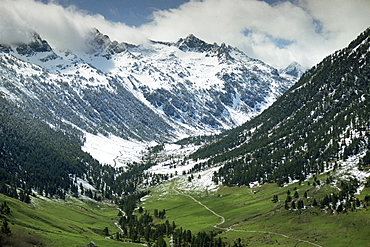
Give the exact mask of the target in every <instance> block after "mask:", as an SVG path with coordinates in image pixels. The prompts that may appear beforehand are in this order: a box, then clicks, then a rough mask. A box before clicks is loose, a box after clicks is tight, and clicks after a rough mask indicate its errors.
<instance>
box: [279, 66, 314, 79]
mask: <svg viewBox="0 0 370 247" xmlns="http://www.w3.org/2000/svg"><path fill="white" fill-rule="evenodd" d="M307 69H308V68H305V67H303V66H302V65H300V64H299V63H297V62H293V63H291V64H289V65H288V67H286V68H284V69H281V70H280V71H279V72H280V74H286V75H291V76H294V77H297V78H300V77H301V76H302V75H303V73H304V72H305V71H306V70H307Z"/></svg>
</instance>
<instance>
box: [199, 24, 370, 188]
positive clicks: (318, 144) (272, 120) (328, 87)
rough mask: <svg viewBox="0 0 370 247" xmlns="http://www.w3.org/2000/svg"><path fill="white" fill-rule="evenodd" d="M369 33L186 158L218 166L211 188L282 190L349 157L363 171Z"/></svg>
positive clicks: (366, 148)
mask: <svg viewBox="0 0 370 247" xmlns="http://www.w3.org/2000/svg"><path fill="white" fill-rule="evenodd" d="M369 37H370V29H367V30H366V31H364V32H363V33H362V34H361V35H359V36H358V37H357V39H356V40H354V41H353V42H351V43H350V44H349V46H348V47H347V48H344V49H342V50H340V51H337V52H335V53H334V54H332V55H330V56H328V57H326V58H325V59H324V60H323V61H322V62H321V63H319V64H318V65H317V66H314V67H313V68H311V69H310V70H309V71H307V72H306V73H305V74H304V75H303V76H302V77H301V79H300V80H299V81H298V82H297V83H296V84H295V85H294V86H293V87H292V88H291V89H290V90H289V91H288V92H286V93H285V94H284V95H283V96H282V97H280V98H279V99H278V100H277V101H276V102H275V103H274V104H273V105H272V106H271V107H270V108H269V109H267V110H266V111H264V112H263V113H262V114H261V115H260V116H258V117H256V118H255V119H253V120H251V121H250V122H247V123H246V124H244V125H243V126H241V127H239V128H236V129H234V130H233V131H232V132H230V134H229V135H228V136H226V137H224V138H222V139H221V140H218V141H216V142H213V143H211V144H209V145H207V146H205V147H204V148H202V149H200V150H198V151H197V152H196V153H194V154H193V155H192V158H193V159H205V158H209V157H211V158H210V159H208V161H207V162H206V163H203V164H200V165H197V166H196V167H195V169H199V168H201V167H203V166H213V165H216V164H224V166H223V167H222V168H221V169H220V170H219V171H218V172H216V173H215V177H214V179H215V182H222V183H224V184H225V185H230V186H232V185H244V184H245V185H248V184H249V183H251V182H254V181H259V182H261V183H265V182H277V183H278V184H280V185H282V184H284V183H286V182H289V181H290V180H296V179H299V180H304V179H305V178H306V177H307V176H309V175H310V174H314V173H320V172H323V171H324V170H325V169H326V168H329V167H331V168H332V167H334V166H336V161H338V160H345V159H347V158H348V157H349V156H351V155H356V154H361V155H360V156H361V157H362V156H364V155H365V153H366V152H367V155H366V156H364V157H363V158H362V160H361V161H360V164H359V165H360V167H361V168H364V167H365V166H368V165H369V160H368V157H369V135H370V126H369V123H370V121H369V119H370V118H369V93H370V91H369V90H370V86H369V75H370V54H369V53H370V52H369V46H370V38H369Z"/></svg>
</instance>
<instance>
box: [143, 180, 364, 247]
mask: <svg viewBox="0 0 370 247" xmlns="http://www.w3.org/2000/svg"><path fill="white" fill-rule="evenodd" d="M333 176H334V173H333ZM328 177H330V176H329V175H328V174H323V175H320V176H318V177H315V178H312V179H309V180H308V181H306V182H304V183H301V184H299V183H298V182H297V183H293V184H290V185H289V186H286V187H280V186H277V185H276V184H265V185H262V186H258V187H254V188H249V187H246V186H242V187H225V186H221V187H220V188H219V189H218V190H217V191H214V192H206V191H197V190H195V191H182V190H181V187H180V186H179V185H177V184H176V182H174V181H172V182H168V183H166V184H164V185H161V186H158V187H157V188H156V189H153V191H152V193H151V194H150V196H149V197H148V198H147V199H146V200H145V201H144V202H143V203H142V204H140V205H141V206H142V207H143V208H144V209H146V210H149V211H151V212H153V210H155V209H156V208H161V209H162V208H163V209H165V210H166V215H167V217H168V218H166V219H165V220H169V221H175V222H176V224H178V225H179V226H181V227H183V228H184V229H189V230H191V231H192V232H193V233H194V232H195V233H196V232H198V231H216V232H219V233H220V234H219V235H217V237H221V238H222V240H223V241H225V242H227V243H229V244H230V245H231V246H369V242H370V235H369V230H368V228H367V226H368V224H369V223H370V213H369V209H368V206H370V202H369V201H366V202H365V201H364V198H365V196H366V195H367V196H368V197H370V196H369V194H370V188H365V189H364V190H363V192H362V194H361V195H358V196H356V197H357V198H359V200H360V201H361V202H362V204H361V206H359V207H356V206H355V207H354V208H350V209H348V210H347V211H341V212H338V211H336V210H332V209H328V208H325V209H324V208H321V207H318V206H313V202H314V200H317V201H321V200H322V199H323V198H325V195H327V194H330V193H336V192H337V188H336V186H334V185H330V184H322V185H321V186H318V185H317V183H316V182H317V181H325V180H326V179H327V178H328ZM315 181H316V182H315ZM174 189H175V190H174ZM177 191H178V192H179V193H178V192H177ZM288 191H290V194H291V196H292V201H295V202H297V201H299V200H300V201H302V202H303V203H304V208H301V209H298V208H296V209H292V208H291V202H289V207H288V208H285V201H286V199H287V192H288ZM295 192H297V193H298V198H295V197H294V194H295ZM305 194H306V195H305ZM189 196H192V197H193V198H190V197H189ZM274 196H277V200H276V201H274V200H273V199H274ZM305 196H306V197H305ZM195 200H196V201H195ZM200 203H201V204H200ZM297 204H298V203H297ZM207 208H208V209H207ZM210 210H212V211H213V213H212V212H211V211H210ZM239 239H240V241H239ZM236 243H239V245H235V244H236Z"/></svg>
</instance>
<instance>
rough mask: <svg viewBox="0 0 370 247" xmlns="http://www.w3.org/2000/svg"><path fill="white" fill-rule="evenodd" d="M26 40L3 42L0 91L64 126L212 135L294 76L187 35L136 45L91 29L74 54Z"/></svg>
mask: <svg viewBox="0 0 370 247" xmlns="http://www.w3.org/2000/svg"><path fill="white" fill-rule="evenodd" d="M33 37H34V41H32V42H30V43H27V44H2V45H0V76H1V82H0V90H1V92H3V94H4V96H5V97H6V98H7V99H9V100H11V101H13V102H15V103H16V104H17V105H19V106H21V107H22V108H24V109H26V110H27V111H29V112H30V113H31V114H33V115H34V116H35V117H38V118H41V119H43V120H44V121H46V122H47V123H49V124H50V125H51V126H53V127H56V128H61V129H68V128H66V127H65V126H73V127H77V129H80V130H83V131H86V132H90V133H95V134H96V133H102V134H108V133H110V134H114V135H117V136H120V137H122V138H125V139H136V140H140V141H143V140H147V141H151V140H155V141H165V140H173V139H176V138H179V137H183V136H189V135H195V134H205V133H216V132H219V131H221V130H224V129H230V128H232V127H235V126H238V125H240V124H242V123H244V122H245V121H247V120H249V119H251V118H252V117H254V116H256V115H257V114H259V113H260V112H261V111H262V110H264V109H265V108H266V107H268V106H269V105H271V104H272V103H273V102H274V101H275V100H276V99H277V97H279V96H280V95H281V94H282V93H284V92H285V91H286V90H287V89H288V88H289V87H290V86H291V85H292V84H293V83H294V82H295V81H296V79H297V77H296V76H295V75H294V74H293V75H292V74H290V75H289V73H284V74H282V75H280V74H279V71H278V70H277V69H275V68H272V67H271V66H269V65H267V64H265V63H263V62H261V61H259V60H256V59H252V58H249V57H248V56H247V55H245V54H244V53H243V52H241V51H240V50H238V49H237V48H234V47H230V46H228V45H225V44H221V45H218V44H216V43H215V44H208V43H206V42H204V41H202V40H200V39H198V38H196V37H195V36H193V35H189V36H188V37H186V38H184V39H180V40H179V41H177V42H174V43H168V42H167V43H166V42H156V41H150V42H149V43H148V44H145V45H140V46H136V45H131V44H127V43H119V42H117V41H111V40H110V38H109V37H108V36H107V35H104V34H102V33H100V32H99V31H98V30H96V29H94V30H92V32H91V35H90V36H89V38H88V39H87V40H86V44H85V45H86V52H79V53H77V52H75V53H72V52H70V51H59V50H57V49H53V48H52V47H51V46H50V45H49V44H48V42H47V41H45V40H42V38H41V37H40V36H39V35H37V34H34V36H33Z"/></svg>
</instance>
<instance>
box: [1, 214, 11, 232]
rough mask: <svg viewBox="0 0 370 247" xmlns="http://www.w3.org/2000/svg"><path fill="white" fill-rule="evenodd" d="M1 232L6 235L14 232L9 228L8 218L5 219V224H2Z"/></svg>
mask: <svg viewBox="0 0 370 247" xmlns="http://www.w3.org/2000/svg"><path fill="white" fill-rule="evenodd" d="M1 232H2V233H5V234H6V235H9V234H10V233H11V232H12V231H11V230H10V228H9V223H8V219H7V218H4V219H3V225H2V226H1Z"/></svg>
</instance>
